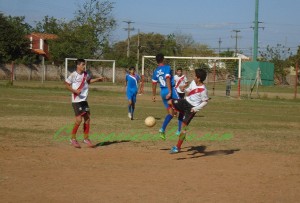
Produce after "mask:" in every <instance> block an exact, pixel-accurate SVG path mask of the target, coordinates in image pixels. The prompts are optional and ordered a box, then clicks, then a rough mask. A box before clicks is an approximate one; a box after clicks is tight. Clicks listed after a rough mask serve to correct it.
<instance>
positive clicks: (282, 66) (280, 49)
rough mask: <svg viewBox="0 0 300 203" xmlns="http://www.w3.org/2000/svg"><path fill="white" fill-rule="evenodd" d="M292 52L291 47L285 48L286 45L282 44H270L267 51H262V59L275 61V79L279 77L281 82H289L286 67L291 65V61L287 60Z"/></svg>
mask: <svg viewBox="0 0 300 203" xmlns="http://www.w3.org/2000/svg"><path fill="white" fill-rule="evenodd" d="M291 54H292V53H291V51H290V49H289V48H285V46H283V45H281V44H277V45H276V47H271V46H269V45H268V46H267V49H266V51H265V52H260V55H261V57H262V59H261V60H266V61H269V62H272V63H274V74H275V79H277V80H278V81H279V82H280V83H281V84H288V83H287V81H286V75H287V71H286V68H287V67H289V66H290V61H289V60H287V57H290V56H291Z"/></svg>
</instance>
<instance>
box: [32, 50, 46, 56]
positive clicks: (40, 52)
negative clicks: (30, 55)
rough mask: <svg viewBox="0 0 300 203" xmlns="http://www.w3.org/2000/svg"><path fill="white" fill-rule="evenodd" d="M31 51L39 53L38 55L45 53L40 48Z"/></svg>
mask: <svg viewBox="0 0 300 203" xmlns="http://www.w3.org/2000/svg"><path fill="white" fill-rule="evenodd" d="M32 51H33V52H34V53H36V54H39V55H46V52H44V51H43V50H41V49H32Z"/></svg>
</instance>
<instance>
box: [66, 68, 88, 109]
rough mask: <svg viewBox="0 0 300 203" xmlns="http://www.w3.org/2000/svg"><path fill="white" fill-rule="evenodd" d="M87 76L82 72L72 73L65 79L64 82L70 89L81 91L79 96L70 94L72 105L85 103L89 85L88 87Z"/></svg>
mask: <svg viewBox="0 0 300 203" xmlns="http://www.w3.org/2000/svg"><path fill="white" fill-rule="evenodd" d="M87 81H88V74H87V73H86V72H83V73H81V74H79V73H77V71H74V72H73V73H72V74H71V75H69V77H68V78H67V79H66V82H67V83H68V84H70V85H71V87H72V89H74V90H77V89H80V88H81V89H82V90H81V93H80V94H79V95H77V94H74V93H72V103H78V102H81V101H86V100H87V97H88V94H89V88H88V87H89V85H88V82H87Z"/></svg>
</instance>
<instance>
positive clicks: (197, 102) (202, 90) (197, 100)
mask: <svg viewBox="0 0 300 203" xmlns="http://www.w3.org/2000/svg"><path fill="white" fill-rule="evenodd" d="M185 91H186V92H187V93H188V94H187V96H186V98H185V99H186V100H187V101H188V102H189V103H190V104H191V105H193V106H194V107H195V108H193V109H194V110H195V111H199V110H200V109H201V108H202V107H203V105H201V104H202V103H203V102H205V103H207V101H208V99H209V98H208V93H207V89H206V87H205V85H201V86H198V85H197V84H196V83H195V81H194V80H193V81H192V82H191V84H190V85H189V87H188V88H187V89H185Z"/></svg>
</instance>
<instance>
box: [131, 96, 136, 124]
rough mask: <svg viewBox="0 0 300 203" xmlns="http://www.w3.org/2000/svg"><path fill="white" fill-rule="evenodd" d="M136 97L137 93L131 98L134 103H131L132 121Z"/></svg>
mask: <svg viewBox="0 0 300 203" xmlns="http://www.w3.org/2000/svg"><path fill="white" fill-rule="evenodd" d="M136 95H137V93H135V94H133V95H132V97H131V98H132V99H131V101H132V103H131V120H133V114H134V109H135V103H136Z"/></svg>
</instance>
